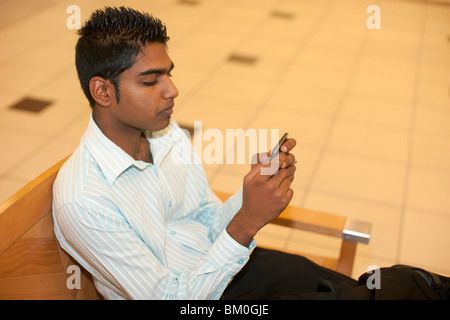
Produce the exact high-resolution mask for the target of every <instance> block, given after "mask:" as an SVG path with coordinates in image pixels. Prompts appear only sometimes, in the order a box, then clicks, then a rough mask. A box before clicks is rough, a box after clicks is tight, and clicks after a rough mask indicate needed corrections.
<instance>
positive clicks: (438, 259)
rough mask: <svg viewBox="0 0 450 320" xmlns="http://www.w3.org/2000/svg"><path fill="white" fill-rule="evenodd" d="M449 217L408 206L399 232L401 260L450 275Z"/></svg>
mask: <svg viewBox="0 0 450 320" xmlns="http://www.w3.org/2000/svg"><path fill="white" fill-rule="evenodd" d="M449 228H450V217H445V216H439V215H431V214H425V213H419V212H417V211H415V210H408V211H407V212H406V216H405V224H404V227H403V234H402V236H403V237H402V250H401V263H404V264H410V265H415V266H418V267H422V268H425V269H427V270H430V271H434V272H437V273H441V274H444V275H447V276H450V253H449V251H448V248H449V247H450V237H449V236H448V230H449Z"/></svg>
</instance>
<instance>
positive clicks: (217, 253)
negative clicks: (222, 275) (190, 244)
mask: <svg viewBox="0 0 450 320" xmlns="http://www.w3.org/2000/svg"><path fill="white" fill-rule="evenodd" d="M255 247H256V242H255V240H252V242H251V243H250V245H249V246H248V247H244V246H243V245H241V244H239V243H238V242H237V241H236V240H234V239H233V238H232V237H231V236H230V235H229V234H228V232H227V231H226V230H224V231H223V232H222V233H221V234H220V236H219V237H218V238H217V240H216V241H215V242H214V245H213V246H212V247H211V249H210V250H209V251H208V253H207V254H208V255H209V258H210V261H212V262H213V263H214V264H216V265H218V266H219V268H220V269H225V270H228V272H230V273H232V274H233V275H234V274H236V273H238V272H239V271H240V270H241V269H242V267H243V266H245V264H246V263H247V261H248V259H249V258H250V255H251V253H252V252H253V249H255Z"/></svg>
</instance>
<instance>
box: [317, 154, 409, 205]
mask: <svg viewBox="0 0 450 320" xmlns="http://www.w3.org/2000/svg"><path fill="white" fill-rule="evenodd" d="M404 177H405V168H404V167H403V166H400V165H395V164H390V163H383V162H378V161H374V160H371V159H367V158H359V157H353V156H348V155H342V154H334V153H331V152H329V153H327V154H325V156H324V157H323V160H322V163H321V165H320V167H319V169H318V172H317V176H316V177H315V180H314V183H313V185H312V191H314V190H315V189H316V188H317V190H323V191H327V192H333V193H335V194H337V195H339V194H342V195H347V196H351V197H356V198H359V199H360V200H363V201H364V200H366V201H369V202H372V201H375V202H380V203H381V204H382V203H385V204H391V205H400V204H401V203H402V199H403V189H404Z"/></svg>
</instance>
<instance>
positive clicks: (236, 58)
mask: <svg viewBox="0 0 450 320" xmlns="http://www.w3.org/2000/svg"><path fill="white" fill-rule="evenodd" d="M257 61H258V57H256V56H249V55H244V54H239V53H234V54H232V55H231V56H230V57H228V62H237V63H242V64H249V65H252V64H255V63H256V62H257Z"/></svg>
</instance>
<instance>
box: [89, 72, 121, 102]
mask: <svg viewBox="0 0 450 320" xmlns="http://www.w3.org/2000/svg"><path fill="white" fill-rule="evenodd" d="M89 90H90V92H91V96H92V98H94V100H95V102H96V103H97V104H98V105H99V106H101V107H109V106H110V105H111V104H112V103H113V102H114V101H115V89H114V85H113V84H112V83H111V82H110V81H109V80H106V79H104V78H102V77H99V76H95V77H93V78H92V79H91V80H90V81H89Z"/></svg>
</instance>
